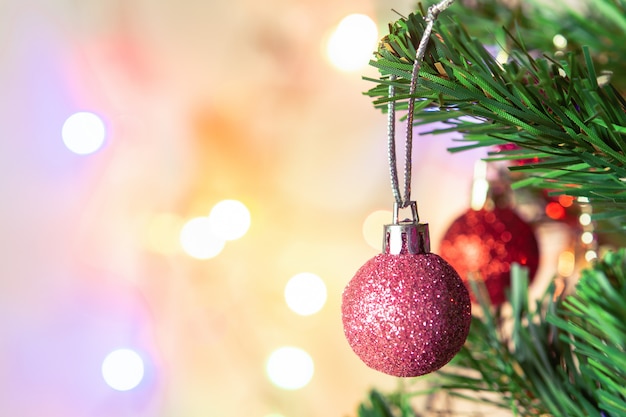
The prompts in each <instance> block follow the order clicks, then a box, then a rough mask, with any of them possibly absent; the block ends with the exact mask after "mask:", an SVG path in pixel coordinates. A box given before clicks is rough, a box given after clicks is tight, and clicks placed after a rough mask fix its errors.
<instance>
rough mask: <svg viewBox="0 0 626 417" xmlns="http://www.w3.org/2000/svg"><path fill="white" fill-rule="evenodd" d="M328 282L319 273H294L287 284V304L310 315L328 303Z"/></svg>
mask: <svg viewBox="0 0 626 417" xmlns="http://www.w3.org/2000/svg"><path fill="white" fill-rule="evenodd" d="M326 297H327V294H326V284H324V281H323V280H322V279H321V278H320V277H319V276H317V275H315V274H312V273H310V272H302V273H300V274H297V275H294V276H293V277H291V279H290V280H289V281H287V285H285V301H286V302H287V306H288V307H289V308H290V309H291V310H292V311H294V312H295V313H297V314H300V315H302V316H310V315H311V314H315V313H317V312H318V311H320V310H321V309H322V307H324V304H325V303H326Z"/></svg>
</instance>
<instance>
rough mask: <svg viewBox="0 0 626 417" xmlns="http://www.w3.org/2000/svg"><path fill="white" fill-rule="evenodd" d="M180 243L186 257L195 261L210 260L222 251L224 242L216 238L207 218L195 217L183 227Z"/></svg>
mask: <svg viewBox="0 0 626 417" xmlns="http://www.w3.org/2000/svg"><path fill="white" fill-rule="evenodd" d="M180 243H181V245H182V247H183V250H184V251H185V253H187V255H189V256H191V257H192V258H196V259H210V258H214V257H215V256H217V255H219V253H220V252H221V251H222V249H224V244H225V242H224V240H223V239H221V238H219V237H217V236H216V235H215V233H214V232H213V230H212V228H211V222H210V220H209V218H208V217H206V216H205V217H195V218H193V219H191V220H189V221H187V223H185V224H184V225H183V228H182V229H181V231H180Z"/></svg>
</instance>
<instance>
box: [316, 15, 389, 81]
mask: <svg viewBox="0 0 626 417" xmlns="http://www.w3.org/2000/svg"><path fill="white" fill-rule="evenodd" d="M377 43H378V28H377V27H376V23H374V21H373V20H372V19H371V18H370V17H369V16H366V15H364V14H358V13H355V14H351V15H349V16H346V17H345V18H343V19H342V20H341V22H339V25H337V28H336V29H335V30H334V32H333V33H332V34H331V35H330V38H329V40H328V43H327V45H326V54H327V57H328V59H329V61H330V63H331V64H332V65H333V66H335V67H336V68H338V69H340V70H342V71H356V70H359V69H361V68H363V67H365V66H366V65H367V64H368V62H369V60H370V59H371V58H372V55H373V52H374V51H375V49H376V45H377Z"/></svg>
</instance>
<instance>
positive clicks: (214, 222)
mask: <svg viewBox="0 0 626 417" xmlns="http://www.w3.org/2000/svg"><path fill="white" fill-rule="evenodd" d="M209 220H210V224H211V229H212V230H213V233H214V234H215V236H217V237H219V238H221V239H223V240H235V239H239V238H240V237H242V236H243V235H245V234H246V232H247V231H248V229H249V228H250V222H251V219H250V211H249V210H248V208H247V207H246V206H245V204H243V203H242V202H241V201H237V200H222V201H220V202H219V203H217V204H216V205H215V206H213V208H212V209H211V212H210V213H209Z"/></svg>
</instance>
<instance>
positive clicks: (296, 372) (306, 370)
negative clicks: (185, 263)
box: [265, 346, 314, 390]
mask: <svg viewBox="0 0 626 417" xmlns="http://www.w3.org/2000/svg"><path fill="white" fill-rule="evenodd" d="M265 369H266V372H267V376H268V377H269V379H270V381H271V382H272V383H273V384H274V385H276V386H277V387H279V388H283V389H288V390H294V389H299V388H302V387H304V386H306V385H307V384H308V383H309V382H310V381H311V378H313V372H314V366H313V359H312V358H311V356H310V355H309V354H308V353H307V352H305V351H304V350H302V349H300V348H297V347H292V346H284V347H281V348H279V349H276V350H275V351H274V352H273V353H272V354H271V355H270V357H269V359H268V360H267V365H266V368H265Z"/></svg>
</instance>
